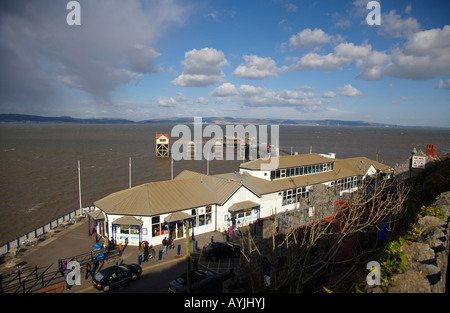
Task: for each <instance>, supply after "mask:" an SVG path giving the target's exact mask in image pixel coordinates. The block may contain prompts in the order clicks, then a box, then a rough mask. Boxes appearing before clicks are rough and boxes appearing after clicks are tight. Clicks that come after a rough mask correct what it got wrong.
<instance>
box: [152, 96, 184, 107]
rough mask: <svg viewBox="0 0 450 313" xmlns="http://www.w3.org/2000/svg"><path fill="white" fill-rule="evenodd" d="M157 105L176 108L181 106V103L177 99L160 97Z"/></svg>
mask: <svg viewBox="0 0 450 313" xmlns="http://www.w3.org/2000/svg"><path fill="white" fill-rule="evenodd" d="M156 103H157V104H158V105H159V106H162V107H176V106H178V105H179V102H178V101H177V100H176V99H174V98H172V97H164V96H159V97H158V99H157V100H156Z"/></svg>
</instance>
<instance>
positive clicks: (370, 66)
mask: <svg viewBox="0 0 450 313" xmlns="http://www.w3.org/2000/svg"><path fill="white" fill-rule="evenodd" d="M389 60H390V55H388V54H386V53H385V52H380V51H370V53H369V54H368V55H367V56H366V57H365V58H364V59H361V60H358V61H357V66H358V67H359V69H360V70H361V73H359V74H358V76H357V77H358V78H362V79H367V80H379V79H381V78H382V77H383V71H384V68H385V66H386V64H387V62H388V61H389Z"/></svg>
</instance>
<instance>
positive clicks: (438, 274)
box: [365, 191, 450, 293]
mask: <svg viewBox="0 0 450 313" xmlns="http://www.w3.org/2000/svg"><path fill="white" fill-rule="evenodd" d="M431 208H439V209H440V210H441V211H442V212H443V214H444V217H442V218H438V217H435V216H424V217H421V218H419V219H418V221H417V223H416V225H415V227H416V229H417V230H418V232H417V235H416V236H415V237H414V239H412V240H411V241H409V242H408V243H405V244H404V245H402V246H401V247H400V251H402V252H404V253H405V255H406V257H407V260H408V262H407V269H405V270H404V271H402V272H401V273H399V274H396V275H394V276H392V277H391V279H389V282H388V286H387V287H388V292H389V293H444V292H445V290H446V276H447V270H448V258H449V239H450V235H449V226H450V219H449V218H450V191H447V192H444V193H442V194H440V195H439V196H438V197H437V198H436V199H435V201H434V202H433V203H432V204H431ZM365 291H366V292H382V291H381V288H380V287H367V288H366V290H365Z"/></svg>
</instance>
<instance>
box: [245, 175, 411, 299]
mask: <svg viewBox="0 0 450 313" xmlns="http://www.w3.org/2000/svg"><path fill="white" fill-rule="evenodd" d="M338 193H339V192H338V191H336V190H333V189H327V188H316V189H315V190H314V192H312V193H310V195H309V198H308V199H299V200H300V201H299V203H298V204H297V208H296V209H295V210H293V211H290V212H283V214H281V213H278V214H276V215H275V216H274V217H272V218H270V219H268V220H266V221H265V223H264V224H265V225H264V228H263V229H262V235H261V234H260V235H256V234H253V233H252V232H250V231H249V232H247V233H245V234H243V235H242V236H241V239H240V240H241V245H242V247H243V256H244V260H245V261H244V262H243V263H242V268H241V269H242V273H243V274H244V275H245V278H246V280H247V282H248V286H249V289H250V290H248V291H251V292H302V291H305V290H306V291H308V290H310V291H312V290H314V288H315V287H320V285H319V286H314V285H315V284H327V287H330V288H333V287H334V286H336V285H337V284H338V283H340V282H342V281H343V280H344V279H345V277H346V276H347V275H348V274H350V273H354V270H355V268H357V267H358V266H359V267H361V264H363V263H364V265H365V263H367V262H368V257H373V253H374V252H376V251H378V250H380V249H381V248H382V247H381V245H380V244H379V241H378V234H379V232H380V227H381V224H382V222H389V223H390V226H391V227H393V226H394V225H395V221H396V220H397V219H398V218H399V216H400V214H401V212H402V211H403V203H404V202H405V200H406V196H407V193H408V190H407V188H406V187H405V186H404V185H402V184H401V183H400V182H394V181H389V180H380V179H374V180H371V181H370V182H369V180H366V182H365V183H364V185H362V186H360V187H359V188H358V190H357V191H355V192H353V193H348V194H345V196H341V197H339V196H338ZM281 216H282V217H281ZM287 217H289V218H288V219H287ZM286 220H288V221H289V225H286ZM280 221H281V222H280ZM283 222H284V224H283ZM309 288H313V289H309Z"/></svg>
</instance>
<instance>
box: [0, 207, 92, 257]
mask: <svg viewBox="0 0 450 313" xmlns="http://www.w3.org/2000/svg"><path fill="white" fill-rule="evenodd" d="M94 209H95V207H94V206H92V207H91V206H89V207H86V208H82V209H77V210H74V211H72V212H69V213H68V214H66V215H63V216H61V217H59V218H57V219H55V220H53V221H50V222H49V223H47V224H44V225H42V226H40V227H38V228H36V229H34V230H32V231H30V232H27V233H25V234H23V235H21V236H18V237H17V238H16V239H15V240H12V241H9V242H7V243H6V244H4V245H3V246H1V247H0V256H2V255H4V254H6V253H8V252H10V251H14V250H13V249H19V248H20V247H21V246H23V245H31V244H34V243H35V242H36V241H39V240H41V239H42V236H43V235H44V234H45V233H47V232H48V231H49V230H53V229H54V228H57V227H60V226H63V225H65V224H70V223H75V222H76V221H77V220H78V219H79V218H80V217H83V216H85V214H86V212H91V211H94Z"/></svg>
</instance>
